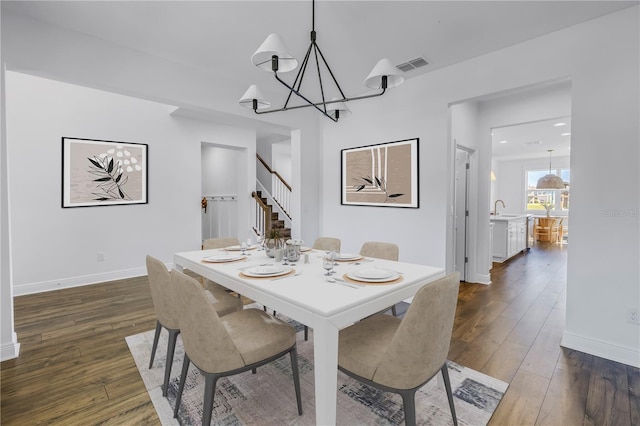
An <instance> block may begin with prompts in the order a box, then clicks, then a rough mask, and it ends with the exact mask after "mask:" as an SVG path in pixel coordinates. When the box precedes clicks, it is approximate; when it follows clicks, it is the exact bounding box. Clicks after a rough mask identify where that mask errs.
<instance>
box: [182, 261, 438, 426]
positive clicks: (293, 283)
mask: <svg viewBox="0 0 640 426" xmlns="http://www.w3.org/2000/svg"><path fill="white" fill-rule="evenodd" d="M221 253H223V252H222V251H220V250H198V251H189V252H182V253H175V254H174V267H175V268H176V269H177V270H183V269H189V270H191V271H193V272H195V273H197V274H199V275H202V276H204V277H206V278H209V279H210V280H212V281H215V282H217V283H219V284H221V285H222V286H224V287H227V288H228V289H230V290H233V291H236V292H238V293H240V294H242V295H244V296H246V297H248V298H250V299H252V300H254V301H256V302H258V303H260V304H262V305H264V306H267V307H268V308H269V309H270V310H271V309H273V310H275V311H277V312H279V313H282V314H283V315H286V316H288V317H289V318H291V319H294V320H296V321H298V322H300V323H302V324H305V325H307V326H308V327H310V328H312V329H313V354H314V376H315V403H316V404H315V407H316V424H317V425H334V424H336V401H337V377H338V369H337V367H338V333H339V331H340V330H341V329H343V328H345V327H348V326H349V325H351V324H353V323H355V322H357V321H359V320H361V319H363V318H365V317H367V316H369V315H372V314H374V313H376V312H379V311H381V310H384V309H385V308H388V307H390V306H392V305H394V304H396V303H398V302H400V301H402V300H405V299H408V298H411V297H412V296H413V295H415V293H416V292H417V291H418V289H420V288H421V287H422V286H424V285H427V284H429V283H430V282H432V281H434V280H436V279H438V278H441V277H443V276H444V275H445V270H444V269H443V268H439V267H434V266H426V265H418V264H412V263H404V262H394V261H388V260H380V259H363V261H364V263H363V262H362V261H360V262H358V261H350V262H336V263H337V266H335V267H334V271H335V273H334V274H333V277H336V278H338V279H344V276H345V274H347V273H350V272H355V271H358V270H362V269H365V268H366V269H371V268H384V269H388V270H390V271H395V272H397V273H398V274H399V275H400V280H399V281H400V282H397V283H394V284H372V285H367V284H364V285H361V286H348V285H347V284H350V283H349V280H348V279H347V280H345V281H347V283H345V282H342V281H335V282H329V281H328V280H327V277H326V276H325V275H324V274H325V273H326V271H325V270H324V269H323V267H322V257H323V256H324V255H325V253H324V252H322V251H308V252H306V254H307V258H308V259H309V263H308V264H305V263H304V254H305V253H303V254H302V256H301V258H300V260H299V261H298V262H296V264H295V265H292V267H293V269H295V273H293V274H289V275H287V276H286V277H284V278H279V277H276V278H274V279H265V278H260V279H253V278H248V277H246V276H245V275H244V274H242V272H243V271H247V270H248V268H251V267H253V266H259V265H265V264H279V263H276V262H274V259H273V258H270V257H268V256H267V255H266V254H265V252H264V251H261V250H257V249H253V250H248V251H247V255H246V260H239V261H235V262H226V263H209V262H205V261H204V260H203V259H204V258H205V257H209V256H214V255H220V254H221ZM229 253H231V252H229ZM362 284H363V283H362Z"/></svg>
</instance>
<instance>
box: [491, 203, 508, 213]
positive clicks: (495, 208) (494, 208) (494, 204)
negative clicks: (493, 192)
mask: <svg viewBox="0 0 640 426" xmlns="http://www.w3.org/2000/svg"><path fill="white" fill-rule="evenodd" d="M498 201H499V202H501V203H502V208H503V209H504V208H505V207H507V206H505V205H504V201H502V200H496V202H495V203H493V214H494V215H495V216H498Z"/></svg>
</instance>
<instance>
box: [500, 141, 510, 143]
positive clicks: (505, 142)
mask: <svg viewBox="0 0 640 426" xmlns="http://www.w3.org/2000/svg"><path fill="white" fill-rule="evenodd" d="M507 142H509V141H500V143H507Z"/></svg>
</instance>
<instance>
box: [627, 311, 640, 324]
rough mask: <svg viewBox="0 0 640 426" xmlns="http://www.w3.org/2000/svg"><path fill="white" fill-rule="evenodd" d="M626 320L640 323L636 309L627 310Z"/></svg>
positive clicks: (639, 316)
mask: <svg viewBox="0 0 640 426" xmlns="http://www.w3.org/2000/svg"><path fill="white" fill-rule="evenodd" d="M627 322H630V323H631V324H638V325H640V315H638V310H637V309H633V308H631V309H629V310H628V311H627Z"/></svg>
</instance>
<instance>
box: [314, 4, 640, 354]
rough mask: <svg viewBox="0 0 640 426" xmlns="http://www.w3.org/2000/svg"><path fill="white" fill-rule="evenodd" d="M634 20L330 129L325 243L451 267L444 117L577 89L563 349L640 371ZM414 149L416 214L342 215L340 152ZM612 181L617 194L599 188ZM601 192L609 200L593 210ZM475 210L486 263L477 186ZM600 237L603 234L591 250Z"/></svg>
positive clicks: (409, 87) (365, 109)
mask: <svg viewBox="0 0 640 426" xmlns="http://www.w3.org/2000/svg"><path fill="white" fill-rule="evenodd" d="M638 9H639V8H638V7H633V8H629V9H626V10H624V11H621V12H618V13H614V14H611V15H607V16H605V17H602V18H600V19H596V20H592V21H589V22H586V23H584V24H580V25H576V26H574V27H571V28H568V29H565V30H561V31H557V32H554V33H552V34H549V35H546V36H543V37H539V38H536V39H532V40H530V41H527V42H525V43H521V44H518V45H515V46H512V47H509V48H506V49H502V50H499V51H496V52H493V53H490V54H487V55H484V56H481V57H478V58H475V59H473V60H469V61H466V62H463V63H460V64H457V65H455V66H451V67H448V68H446V69H443V70H438V71H434V72H432V73H429V74H426V75H425V76H424V77H420V78H416V79H412V80H409V81H407V82H406V83H405V85H403V86H401V87H399V88H397V89H394V90H390V91H389V92H388V94H385V95H384V96H383V97H382V98H377V99H371V100H367V101H359V102H358V103H354V104H353V105H350V107H351V109H352V111H353V115H352V116H351V117H349V120H344V121H343V122H341V123H340V125H339V126H334V125H332V123H323V128H322V135H323V151H322V157H321V159H322V177H323V179H322V180H323V188H322V195H323V197H322V198H323V204H322V208H323V215H322V227H323V229H324V231H325V233H326V234H332V235H336V236H340V237H342V239H343V246H344V247H345V250H356V249H357V248H359V245H360V244H361V243H362V241H365V240H370V239H377V240H386V241H395V242H397V243H398V244H399V245H400V257H401V259H402V260H408V261H414V262H420V263H430V264H433V265H436V266H444V265H445V258H444V257H445V256H444V253H445V252H446V250H445V248H446V247H447V245H448V244H450V242H449V241H447V240H446V239H445V234H446V233H445V227H446V224H447V217H448V215H449V212H450V208H451V206H450V205H448V201H447V200H450V199H451V198H450V194H447V193H446V192H447V190H446V188H450V187H451V184H450V183H449V181H450V179H451V178H452V174H451V169H450V166H449V165H450V164H451V158H450V154H449V153H450V151H449V144H450V142H449V138H448V133H449V116H448V113H447V107H448V105H449V104H452V103H456V102H459V101H464V100H468V99H475V98H478V97H480V96H483V95H487V94H490V93H499V92H504V91H506V90H511V89H515V88H518V87H528V86H532V85H535V84H538V83H540V82H547V81H554V80H560V79H563V78H567V77H570V78H571V81H572V89H571V90H572V92H571V100H572V111H571V115H572V149H571V173H572V176H571V183H572V186H571V202H572V209H573V210H575V211H580V212H581V214H580V216H572V219H571V249H570V251H569V267H568V276H567V281H568V284H567V286H568V288H567V321H566V333H565V338H564V340H563V344H564V345H566V346H568V347H571V348H574V349H578V350H581V351H585V352H588V353H592V354H595V355H598V356H602V357H605V358H609V359H614V360H617V361H620V362H624V363H627V364H631V365H636V366H638V365H640V362H639V361H638V359H639V357H640V350H639V346H640V338H639V336H640V333H639V329H638V326H637V325H632V324H629V323H627V322H626V310H627V308H636V309H638V306H639V305H640V302H639V300H640V285H639V282H638V277H639V276H640V271H639V267H638V258H639V257H640V250H639V238H638V236H639V233H640V226H639V217H638V211H639V210H638V209H639V206H640V198H639V190H638V184H639V180H640V176H639V173H638V170H639V167H638V157H639V152H638V145H639V144H638V141H639V139H640V132H639V129H638V113H639V111H638V104H639V99H638V93H639V84H638V79H639V75H640V67H639V64H638V62H639V55H638V53H639V50H640V49H639V37H638V33H639V26H638ZM594 58H597V60H594ZM559 115H566V114H559ZM512 122H513V121H512ZM516 122H517V121H516ZM410 137H419V138H420V209H417V210H404V209H403V210H399V209H390V208H369V207H354V206H341V205H340V204H339V188H340V161H339V159H340V157H339V155H340V150H341V149H343V148H347V147H351V146H359V145H366V144H372V143H380V142H386V141H392V140H398V139H405V138H410ZM490 142H491V140H490V135H489V132H487V137H486V138H483V140H480V141H478V171H477V172H478V176H489V175H490V170H491V149H490V147H491V145H490ZM604 172H606V173H608V174H610V175H611V176H612V178H613V180H614V181H616V182H620V183H621V184H620V186H619V187H614V188H612V187H611V185H609V184H608V183H607V182H609V181H610V180H606V181H605V180H602V179H600V176H601V175H602V173H604ZM594 192H596V193H599V194H602V198H601V200H600V203H598V204H597V205H595V204H594V202H593V197H592V194H593V193H594ZM477 200H478V205H477V206H476V208H477V211H478V229H477V238H478V247H477V255H478V258H480V259H482V258H484V256H485V255H486V251H487V250H488V249H489V248H488V245H489V244H488V241H489V210H490V208H491V207H490V205H489V200H490V183H489V180H488V179H483V180H479V186H478V194H477ZM612 211H613V212H619V213H620V214H618V215H613V214H612V213H611V212H612ZM594 227H595V228H596V229H607V232H606V233H602V234H600V235H599V237H598V238H597V239H595V238H594V237H593V229H594ZM483 251H484V253H483Z"/></svg>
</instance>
